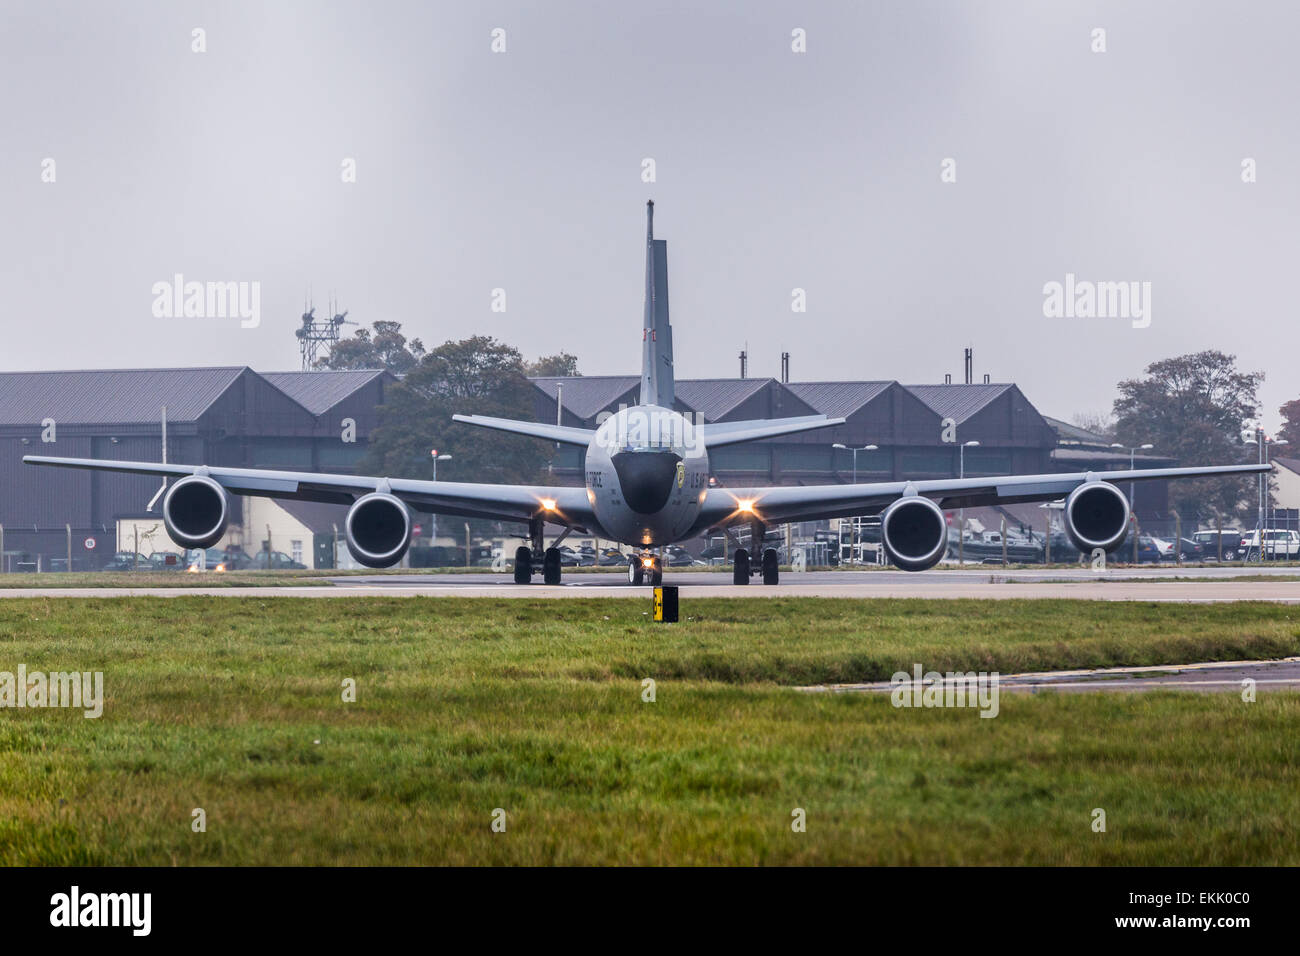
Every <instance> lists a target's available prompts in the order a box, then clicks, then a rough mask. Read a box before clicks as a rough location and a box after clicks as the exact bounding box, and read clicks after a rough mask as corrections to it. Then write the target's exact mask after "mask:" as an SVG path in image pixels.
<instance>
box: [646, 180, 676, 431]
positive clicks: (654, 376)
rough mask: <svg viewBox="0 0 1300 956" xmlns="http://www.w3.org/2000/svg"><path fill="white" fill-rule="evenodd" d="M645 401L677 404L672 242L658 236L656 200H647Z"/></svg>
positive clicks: (652, 403) (657, 403)
mask: <svg viewBox="0 0 1300 956" xmlns="http://www.w3.org/2000/svg"><path fill="white" fill-rule="evenodd" d="M641 404H642V405H662V406H664V407H665V408H672V407H673V328H672V326H671V325H669V324H668V243H667V242H665V241H664V240H662V239H656V238H655V204H654V200H651V201H650V202H648V203H646V250H645V327H644V328H643V329H642V332H641Z"/></svg>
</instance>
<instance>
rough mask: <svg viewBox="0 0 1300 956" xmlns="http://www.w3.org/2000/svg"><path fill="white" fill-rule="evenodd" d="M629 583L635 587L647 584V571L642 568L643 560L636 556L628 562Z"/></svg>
mask: <svg viewBox="0 0 1300 956" xmlns="http://www.w3.org/2000/svg"><path fill="white" fill-rule="evenodd" d="M627 583H628V584H631V585H632V586H634V587H640V586H641V585H642V584H644V583H645V569H644V568H642V567H641V559H640V558H639V557H637V556H636V555H635V554H634V555H632V557H631V558H629V559H628V562H627Z"/></svg>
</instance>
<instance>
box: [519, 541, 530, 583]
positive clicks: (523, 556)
mask: <svg viewBox="0 0 1300 956" xmlns="http://www.w3.org/2000/svg"><path fill="white" fill-rule="evenodd" d="M532 579H533V552H532V549H531V548H515V584H528V583H529V582H530V581H532Z"/></svg>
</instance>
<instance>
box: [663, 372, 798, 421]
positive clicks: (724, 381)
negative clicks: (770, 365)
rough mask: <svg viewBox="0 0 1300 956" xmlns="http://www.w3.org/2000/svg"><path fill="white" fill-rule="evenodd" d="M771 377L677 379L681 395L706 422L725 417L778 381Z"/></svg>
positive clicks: (685, 403)
mask: <svg viewBox="0 0 1300 956" xmlns="http://www.w3.org/2000/svg"><path fill="white" fill-rule="evenodd" d="M774 381H775V379H771V378H694V379H687V380H684V381H682V380H679V381H678V382H677V397H678V398H679V399H680V400H681V401H682V403H683V404H684V405H686V406H687V407H688V408H690V409H691V410H692V411H695V412H698V413H699V414H701V415H703V416H704V418H705V420H706V421H710V422H716V421H719V420H720V419H722V418H723V417H725V416H726V415H727V413H728V412H730V411H731V410H732V409H734V408H735V407H736V406H737V405H739V404H741V403H742V402H744V401H746V400H747V399H749V398H750V397H751V396H752V395H754V394H755V393H756V392H759V391H761V390H762V389H764V388H767V386H768V385H769V383H771V382H774Z"/></svg>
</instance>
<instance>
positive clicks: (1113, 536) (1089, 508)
mask: <svg viewBox="0 0 1300 956" xmlns="http://www.w3.org/2000/svg"><path fill="white" fill-rule="evenodd" d="M1128 519H1129V506H1128V499H1127V498H1125V497H1124V492H1122V491H1120V490H1119V489H1118V488H1116V487H1115V486H1114V485H1112V484H1110V483H1108V482H1105V481H1090V482H1087V483H1086V484H1082V485H1080V486H1079V487H1078V488H1075V489H1074V490H1073V491H1072V492H1070V497H1068V498H1066V499H1065V533H1066V534H1067V535H1069V537H1070V541H1071V542H1072V543H1073V544H1074V546H1075V547H1076V548H1078V549H1079V550H1080V551H1082V552H1083V553H1084V554H1091V553H1092V550H1093V548H1101V549H1102V550H1103V551H1113V550H1114V549H1115V548H1117V547H1119V544H1120V542H1121V541H1123V540H1124V535H1125V533H1126V532H1127V531H1128Z"/></svg>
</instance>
